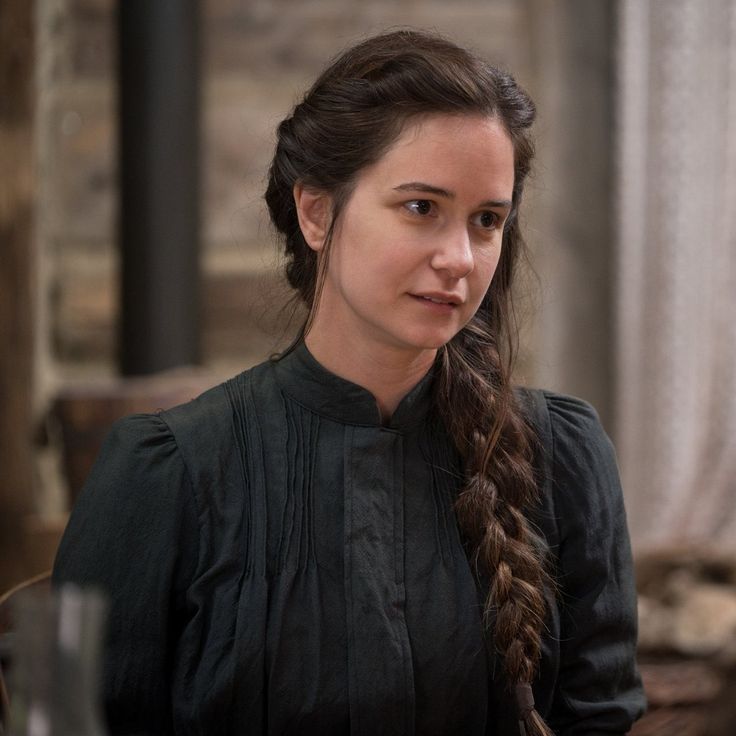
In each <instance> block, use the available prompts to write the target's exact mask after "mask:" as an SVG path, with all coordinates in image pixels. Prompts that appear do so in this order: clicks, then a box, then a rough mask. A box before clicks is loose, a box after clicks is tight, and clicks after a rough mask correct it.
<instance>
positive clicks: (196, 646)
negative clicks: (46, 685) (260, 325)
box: [54, 345, 644, 736]
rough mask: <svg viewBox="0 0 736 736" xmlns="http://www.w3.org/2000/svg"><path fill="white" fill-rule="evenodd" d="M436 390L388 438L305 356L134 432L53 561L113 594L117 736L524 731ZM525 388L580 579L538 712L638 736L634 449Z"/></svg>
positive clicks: (540, 683)
mask: <svg viewBox="0 0 736 736" xmlns="http://www.w3.org/2000/svg"><path fill="white" fill-rule="evenodd" d="M431 380H432V379H431V375H428V376H427V377H425V378H424V379H423V380H422V381H421V382H420V383H419V384H418V385H417V386H416V387H415V388H414V389H413V390H412V391H411V392H410V393H409V394H408V395H407V396H406V397H405V398H404V399H403V401H402V402H401V404H400V405H399V407H398V408H397V410H396V412H395V413H394V415H393V417H392V419H391V422H390V423H389V425H388V426H381V422H380V417H379V413H378V409H377V406H376V403H375V401H374V399H373V397H372V396H371V394H370V393H369V392H368V391H366V390H365V389H363V388H361V387H359V386H357V385H355V384H352V383H350V382H348V381H345V380H343V379H341V378H339V377H337V376H335V375H333V374H331V373H329V372H328V371H326V370H325V369H324V368H322V367H321V366H320V365H319V363H317V361H316V360H315V359H314V358H313V357H312V356H311V355H310V353H309V352H308V350H307V349H306V347H305V346H304V345H301V346H300V347H298V348H297V349H296V350H295V351H294V352H292V353H291V354H289V355H288V356H287V357H285V358H284V359H282V360H281V361H279V362H275V363H274V362H267V363H264V364H261V365H259V366H257V367H255V368H253V369H252V370H249V371H246V372H244V373H242V374H241V375H239V376H237V377H236V378H234V379H232V380H231V381H228V382H227V383H225V384H222V385H220V386H218V387H216V388H214V389H211V390H210V391H208V392H206V393H205V394H203V395H202V396H200V397H199V398H197V399H195V400H194V401H192V402H190V403H188V404H185V405H183V406H179V407H176V408H174V409H171V410H169V411H164V412H162V413H160V414H158V415H136V416H132V417H128V418H126V419H124V420H121V421H120V422H118V423H117V424H116V425H115V426H114V428H113V429H112V431H111V433H110V435H109V437H108V439H107V441H106V444H105V446H104V449H103V451H102V453H101V455H100V457H99V459H98V461H97V463H96V465H95V467H94V470H93V471H92V473H91V475H90V478H89V480H88V482H87V485H86V487H85V489H84V491H83V493H82V496H81V497H80V499H79V502H78V503H77V506H76V507H75V509H74V511H73V513H72V516H71V520H70V523H69V526H68V528H67V531H66V533H65V535H64V538H63V541H62V543H61V547H60V549H59V553H58V557H57V560H56V566H55V569H54V580H55V581H56V583H61V582H63V581H75V582H77V583H82V584H95V585H98V586H101V587H103V588H104V589H105V590H106V591H107V592H108V594H109V596H110V598H111V614H110V631H109V642H108V649H107V659H106V663H105V680H104V692H105V698H106V707H107V713H108V716H109V720H110V725H111V731H112V732H113V733H121V734H140V733H157V734H161V733H177V734H218V735H219V734H254V735H256V734H269V735H271V736H276V735H277V734H319V735H320V736H331V735H332V734H348V733H349V734H359V735H360V736H382V735H386V736H388V735H393V734H395V735H396V736H399V735H401V736H405V735H408V734H421V735H422V736H432V735H434V734H436V735H438V736H439V735H440V734H441V735H443V736H447V735H450V734H458V735H459V734H462V735H463V736H481V735H482V734H509V735H510V734H516V733H517V731H516V727H515V724H514V718H513V709H512V708H511V704H510V702H509V699H508V697H507V695H506V693H505V690H504V682H503V673H502V667H501V664H500V662H499V661H497V659H496V657H495V656H494V655H489V654H488V652H487V648H486V646H485V645H484V640H483V636H482V630H481V600H482V597H483V594H482V592H481V593H479V591H478V586H477V585H476V581H475V579H474V576H473V574H472V573H471V570H470V567H469V565H468V562H467V557H466V553H465V550H464V547H463V544H462V540H461V537H460V535H459V533H458V529H457V525H456V522H455V517H454V513H453V499H454V497H455V495H456V493H457V490H458V487H459V485H460V483H461V469H460V464H459V461H458V458H457V455H456V453H455V452H454V450H453V448H452V443H451V442H450V441H449V440H448V437H447V435H446V433H445V431H444V429H443V426H442V423H441V421H440V420H439V419H437V418H436V417H434V416H433V414H432V413H431V412H430V408H431ZM526 396H527V400H528V402H529V405H530V406H531V407H536V408H534V409H533V411H534V415H535V422H536V423H537V425H538V426H539V430H540V433H541V435H542V436H543V438H545V439H544V442H545V445H546V447H547V449H548V453H547V461H548V462H547V471H546V472H547V476H548V477H547V483H546V485H545V488H544V499H543V502H542V504H541V507H540V508H539V509H536V510H535V511H534V513H533V516H534V520H535V523H536V524H537V525H538V526H539V529H540V531H541V533H542V535H543V537H544V539H545V540H546V543H547V545H548V546H549V550H550V555H551V558H552V561H553V564H554V571H555V576H556V578H557V581H558V583H559V587H560V589H559V592H558V594H557V598H556V600H552V601H551V606H550V609H551V610H550V614H549V616H548V629H547V632H546V636H545V639H544V655H543V661H542V665H541V669H540V674H539V678H538V680H537V682H536V683H535V687H534V689H535V695H536V699H537V704H538V708H539V710H540V712H541V713H542V714H544V715H546V717H547V719H548V721H549V723H550V724H551V725H552V726H553V728H555V730H556V732H558V733H560V734H586V736H590V735H591V734H596V733H607V734H610V733H625V732H626V731H627V730H628V729H629V728H630V726H631V724H632V722H633V720H634V719H635V718H636V717H637V716H638V715H639V714H640V713H641V711H642V709H643V704H644V700H643V695H642V691H641V686H640V682H639V678H638V675H637V673H636V667H635V662H634V649H635V638H636V623H635V594H634V585H633V579H632V571H631V559H630V550H629V543H628V537H627V532H626V523H625V516H624V509H623V504H622V498H621V491H620V487H619V481H618V473H617V470H616V464H615V459H614V454H613V451H612V448H611V445H610V442H609V441H608V439H607V438H606V436H605V434H604V433H603V431H602V429H601V427H600V424H599V422H598V420H597V418H596V416H595V413H594V412H593V411H592V409H590V407H589V406H588V405H586V404H584V403H583V402H581V401H579V400H577V399H572V398H568V397H563V396H558V395H553V394H547V393H545V394H542V392H528V393H527V394H526Z"/></svg>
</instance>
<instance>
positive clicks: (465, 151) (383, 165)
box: [364, 114, 514, 198]
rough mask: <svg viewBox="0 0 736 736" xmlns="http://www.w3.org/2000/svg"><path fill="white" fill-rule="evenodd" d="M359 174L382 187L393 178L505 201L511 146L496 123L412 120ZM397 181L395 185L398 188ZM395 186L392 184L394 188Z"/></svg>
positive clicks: (459, 118)
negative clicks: (479, 191) (462, 187)
mask: <svg viewBox="0 0 736 736" xmlns="http://www.w3.org/2000/svg"><path fill="white" fill-rule="evenodd" d="M364 175H365V176H366V178H368V179H376V178H377V179H381V180H384V181H385V182H386V183H389V180H394V179H396V178H400V179H403V180H404V181H422V182H424V183H427V184H432V185H435V186H439V187H443V188H452V189H453V190H454V189H455V188H457V187H458V185H459V184H465V185H467V187H466V188H471V189H473V190H475V189H478V188H483V189H484V190H485V189H489V190H492V191H487V192H484V193H485V194H488V195H489V196H490V195H494V196H501V195H504V196H508V197H509V198H510V195H511V190H512V189H513V183H514V147H513V143H512V141H511V137H510V136H509V134H508V133H507V132H506V130H505V128H504V127H503V125H502V124H501V123H500V121H499V120H498V119H497V118H494V117H487V116H482V115H451V114H436V115H427V116H424V117H421V118H418V119H413V120H411V121H410V122H409V123H408V124H407V125H405V126H404V129H403V130H402V132H401V134H400V135H399V137H398V138H397V139H396V141H395V142H394V143H393V144H392V145H391V146H390V147H389V148H388V149H387V150H386V152H385V153H384V154H383V156H382V157H381V158H380V159H379V160H378V161H377V162H376V163H375V164H374V165H373V166H371V167H369V168H368V169H367V170H366V171H365V172H364ZM398 183H401V182H395V184H398ZM395 184H394V185H395Z"/></svg>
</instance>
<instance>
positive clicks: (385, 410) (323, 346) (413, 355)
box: [305, 332, 437, 423]
mask: <svg viewBox="0 0 736 736" xmlns="http://www.w3.org/2000/svg"><path fill="white" fill-rule="evenodd" d="M348 342H349V341H348ZM305 343H306V345H307V347H308V348H309V352H310V353H311V354H312V355H313V356H314V357H315V359H316V360H317V361H319V363H320V364H321V365H322V366H324V367H325V368H326V369H327V370H328V371H330V372H331V373H334V374H335V375H337V376H340V378H344V379H346V380H348V381H351V382H352V383H355V384H357V385H358V386H362V387H363V388H365V389H366V390H368V391H370V392H371V394H373V397H374V398H375V400H376V403H377V404H378V409H379V411H380V413H381V420H382V421H383V422H384V423H385V422H387V421H388V420H389V419H390V418H391V416H392V415H393V413H394V411H395V410H396V407H397V406H398V405H399V403H400V402H401V399H403V398H404V396H406V394H408V393H409V391H411V389H412V388H414V386H416V385H417V383H419V381H421V380H422V378H423V377H424V376H425V374H426V373H427V371H428V370H429V369H430V367H431V366H432V363H433V362H434V358H435V355H436V354H437V351H436V350H432V349H426V350H417V351H404V350H396V349H392V348H390V347H388V346H385V347H384V348H383V349H381V348H379V349H376V347H375V346H367V345H365V344H362V343H361V342H360V341H355V343H354V344H353V343H350V344H345V342H344V341H343V340H341V342H340V344H339V345H337V344H335V341H334V340H333V339H330V337H329V336H327V335H324V334H323V333H320V332H316V333H315V332H310V333H309V334H308V335H307V336H306V338H305Z"/></svg>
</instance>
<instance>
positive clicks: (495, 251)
mask: <svg viewBox="0 0 736 736" xmlns="http://www.w3.org/2000/svg"><path fill="white" fill-rule="evenodd" d="M500 258H501V248H500V247H493V248H489V249H487V250H483V251H481V252H480V253H479V254H477V255H476V258H475V270H474V271H473V275H474V276H475V277H476V284H477V287H478V288H479V289H480V290H481V291H482V292H483V294H485V292H486V291H487V289H488V287H489V285H490V283H491V279H492V278H493V274H494V273H496V268H498V262H499V260H500Z"/></svg>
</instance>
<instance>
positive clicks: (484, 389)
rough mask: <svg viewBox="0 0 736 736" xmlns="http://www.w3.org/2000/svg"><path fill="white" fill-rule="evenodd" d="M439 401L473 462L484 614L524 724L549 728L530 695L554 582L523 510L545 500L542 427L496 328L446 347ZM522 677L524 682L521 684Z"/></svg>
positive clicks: (469, 501)
mask: <svg viewBox="0 0 736 736" xmlns="http://www.w3.org/2000/svg"><path fill="white" fill-rule="evenodd" d="M439 363H440V373H439V380H438V382H437V389H436V390H437V394H436V401H437V405H438V409H439V410H440V412H441V414H442V416H443V417H445V422H446V424H447V426H448V431H449V432H450V434H451V436H452V437H454V438H459V439H456V442H457V445H458V449H459V450H460V452H461V454H462V455H463V458H464V462H465V484H464V487H463V489H462V490H461V492H460V494H459V496H458V498H457V501H456V505H455V511H456V514H457V518H458V522H459V524H460V527H461V529H462V530H463V532H464V533H465V535H466V537H467V538H468V540H469V541H470V543H471V549H472V550H473V552H472V561H473V563H474V565H475V566H476V567H477V568H478V569H479V570H483V571H484V572H485V574H486V575H487V577H488V579H489V583H490V585H489V591H488V597H487V599H486V602H485V608H484V619H485V623H486V628H487V631H488V632H489V634H488V635H489V637H491V641H492V645H493V646H494V647H495V649H496V651H497V652H498V653H499V654H500V655H501V657H502V660H503V663H504V671H505V673H506V679H507V682H508V683H509V686H510V689H511V694H512V695H514V696H516V698H517V701H519V700H520V701H521V702H517V707H519V710H520V714H521V717H520V721H521V723H522V724H523V728H524V731H522V733H524V734H526V735H527V736H549V735H550V734H551V731H550V730H549V729H548V728H547V726H546V725H545V724H544V722H543V721H542V719H541V718H540V717H539V715H538V714H537V712H536V711H535V710H534V709H533V701H532V702H529V700H528V697H529V690H528V689H527V688H525V686H528V685H529V684H530V683H531V682H532V680H533V679H534V675H535V673H536V670H537V666H538V663H539V657H540V651H541V632H542V629H543V625H544V614H545V607H546V606H545V598H544V589H545V588H546V587H552V582H551V580H550V579H549V576H548V575H547V573H546V572H545V567H544V560H543V559H542V556H541V552H540V550H539V545H538V544H537V542H536V536H535V534H534V533H533V531H532V529H531V528H530V525H529V522H528V521H527V518H526V514H525V511H526V510H527V509H529V508H530V507H532V506H533V505H534V504H535V503H536V502H537V500H538V483H537V478H536V476H535V471H534V456H535V449H536V447H535V436H534V434H533V433H532V431H531V429H530V428H529V426H528V424H527V423H526V421H525V420H524V418H523V415H522V413H521V411H520V408H519V407H518V406H517V405H516V400H515V397H514V395H513V392H512V390H511V387H510V382H509V380H508V375H507V370H506V368H505V366H504V364H503V362H502V359H501V356H500V354H499V351H498V349H497V347H496V345H495V341H494V339H493V337H492V336H491V335H490V334H489V332H488V330H487V327H486V325H484V322H483V315H482V314H480V313H479V314H478V315H476V317H475V318H474V320H473V321H472V322H471V323H470V324H469V325H468V326H467V327H466V328H465V329H464V330H463V331H462V332H461V333H460V334H458V335H457V336H456V338H455V339H454V340H452V341H451V342H450V343H449V344H448V345H446V346H445V347H444V348H443V349H442V352H441V356H440V362H439ZM519 686H521V688H520V689H519Z"/></svg>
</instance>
